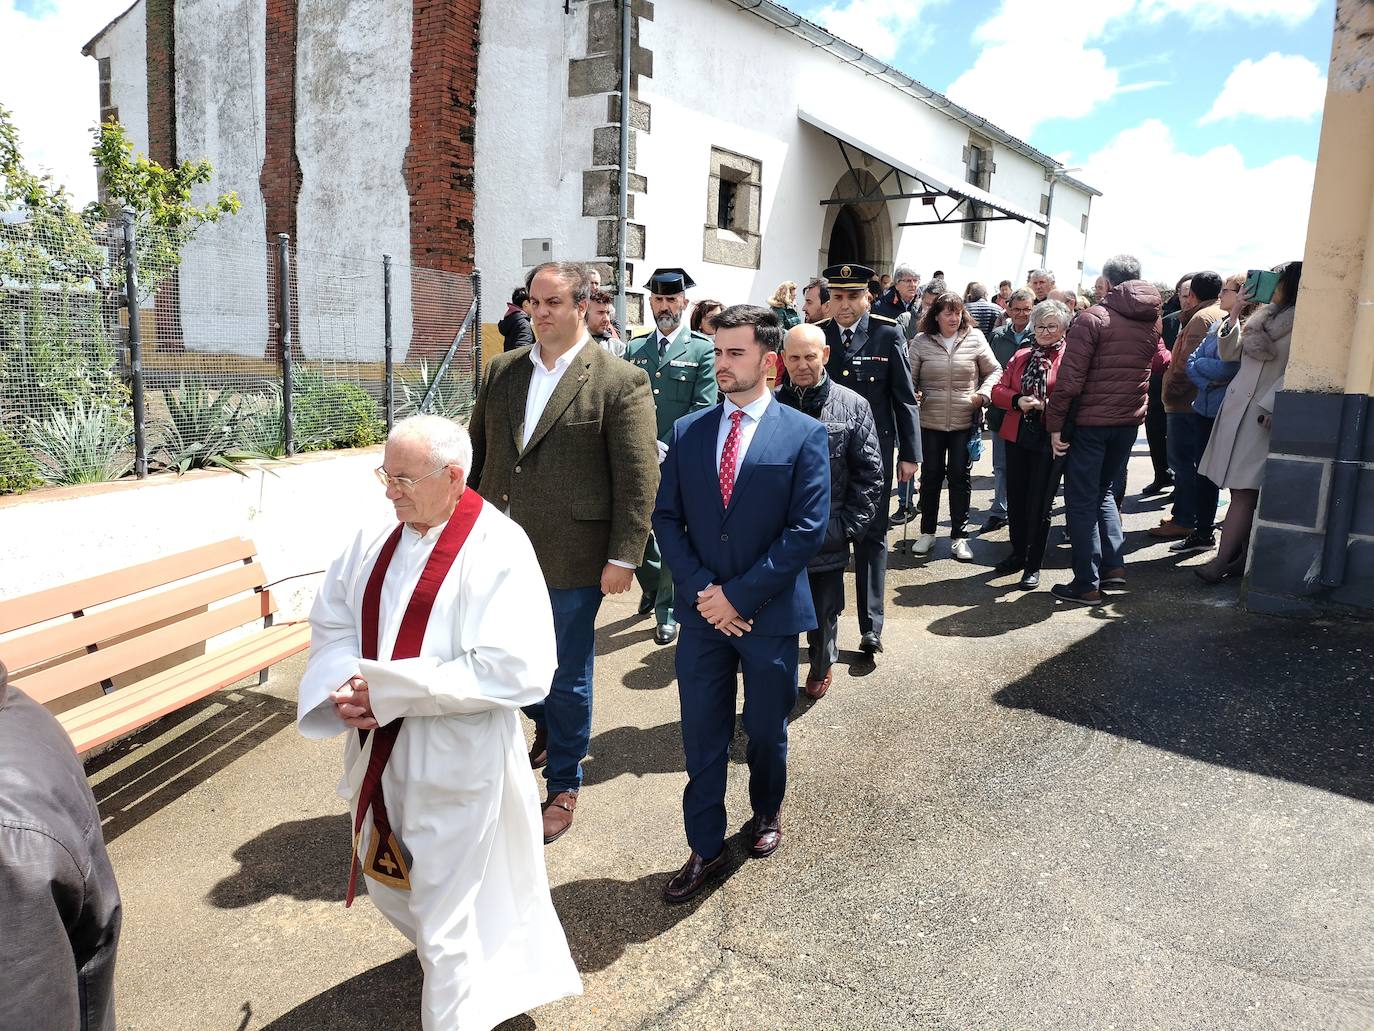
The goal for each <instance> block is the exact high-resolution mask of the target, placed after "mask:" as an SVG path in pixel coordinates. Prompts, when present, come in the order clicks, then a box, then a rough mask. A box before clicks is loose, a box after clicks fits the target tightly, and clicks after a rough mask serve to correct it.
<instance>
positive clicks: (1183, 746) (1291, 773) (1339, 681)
mask: <svg viewBox="0 0 1374 1031" xmlns="http://www.w3.org/2000/svg"><path fill="white" fill-rule="evenodd" d="M1154 627H1158V628H1159V629H1153V628H1154ZM1368 645H1369V632H1368V628H1367V627H1361V626H1359V625H1356V624H1340V623H1337V624H1327V625H1321V624H1316V625H1314V624H1313V623H1312V622H1310V621H1306V620H1301V621H1300V620H1291V621H1289V620H1281V619H1268V618H1264V617H1259V616H1253V615H1244V614H1240V613H1230V612H1225V611H1223V610H1215V611H1214V612H1213V613H1212V616H1211V617H1209V618H1208V619H1205V620H1197V621H1194V622H1191V623H1189V622H1184V621H1181V620H1178V619H1176V618H1175V619H1168V618H1164V619H1156V620H1149V621H1145V620H1132V621H1130V622H1129V623H1127V622H1123V621H1104V622H1103V625H1102V628H1101V629H1100V630H1098V631H1097V632H1096V633H1094V634H1092V635H1091V636H1089V637H1087V638H1085V639H1084V640H1082V641H1080V642H1078V643H1077V644H1074V645H1072V646H1070V647H1068V648H1066V649H1065V650H1063V651H1062V652H1059V653H1058V654H1056V655H1055V656H1054V657H1053V658H1051V659H1049V660H1047V661H1045V662H1043V663H1041V664H1040V665H1039V666H1037V667H1036V668H1035V670H1033V671H1032V672H1031V673H1030V674H1029V675H1027V676H1026V677H1023V678H1022V679H1021V680H1018V681H1017V682H1015V683H1013V684H1010V685H1008V686H1007V687H1005V688H1003V689H1002V690H1001V691H998V692H997V694H996V695H994V696H993V697H994V699H995V701H997V703H998V704H1000V705H1004V706H1007V707H1008V708H1013V709H1029V710H1031V711H1034V712H1038V713H1040V714H1041V715H1044V716H1048V717H1051V718H1053V719H1058V720H1064V721H1066V722H1069V723H1074V724H1078V725H1079V726H1084V727H1089V728H1091V729H1095V730H1100V731H1103V732H1106V733H1109V734H1116V735H1119V736H1121V737H1126V738H1130V739H1132V740H1135V741H1140V742H1142V743H1144V744H1147V745H1151V746H1153V747H1155V748H1160V749H1164V750H1167V751H1170V752H1173V753H1175V754H1178V755H1184V756H1187V757H1189V758H1192V759H1197V760H1200V761H1202V762H1206V763H1213V764H1216V765H1220V766H1226V767H1230V768H1233V769H1237V770H1244V771H1247V772H1250V773H1256V774H1260V775H1262V776H1266V777H1275V778H1279V779H1281V780H1287V781H1292V782H1294V783H1298V784H1306V785H1309V786H1312V787H1316V788H1321V789H1323V790H1326V791H1331V792H1335V793H1337V794H1341V795H1346V796H1348V797H1350V798H1355V799H1359V800H1360V801H1364V802H1374V747H1371V746H1370V742H1371V741H1374V674H1371V672H1370V667H1369V659H1368V655H1367V654H1366V653H1362V652H1361V651H1359V650H1358V649H1359V648H1361V647H1367V646H1368Z"/></svg>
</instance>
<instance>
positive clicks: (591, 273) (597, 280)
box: [587, 266, 601, 293]
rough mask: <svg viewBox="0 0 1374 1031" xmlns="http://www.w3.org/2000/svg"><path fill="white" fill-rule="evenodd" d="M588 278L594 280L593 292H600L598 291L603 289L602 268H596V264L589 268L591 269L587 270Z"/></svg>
mask: <svg viewBox="0 0 1374 1031" xmlns="http://www.w3.org/2000/svg"><path fill="white" fill-rule="evenodd" d="M587 278H588V279H590V280H591V281H592V290H591V292H592V293H598V292H600V290H601V270H600V269H598V268H596V267H595V266H593V267H592V268H589V269H588V270H587Z"/></svg>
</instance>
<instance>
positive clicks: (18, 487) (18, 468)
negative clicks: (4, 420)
mask: <svg viewBox="0 0 1374 1031" xmlns="http://www.w3.org/2000/svg"><path fill="white" fill-rule="evenodd" d="M42 483H43V476H42V472H41V470H40V469H39V467H38V463H37V462H35V461H34V460H33V456H32V455H30V454H29V453H28V452H27V451H25V450H24V448H23V446H22V445H21V444H20V443H19V441H17V440H15V439H14V438H13V437H12V436H10V435H9V434H8V433H6V432H5V431H4V430H2V429H0V494H23V493H24V491H26V490H33V488H35V487H39V486H42Z"/></svg>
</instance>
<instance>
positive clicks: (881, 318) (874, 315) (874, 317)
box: [868, 312, 897, 326]
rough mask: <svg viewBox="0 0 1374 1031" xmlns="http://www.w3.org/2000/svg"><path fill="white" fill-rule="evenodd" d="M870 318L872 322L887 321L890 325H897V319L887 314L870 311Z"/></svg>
mask: <svg viewBox="0 0 1374 1031" xmlns="http://www.w3.org/2000/svg"><path fill="white" fill-rule="evenodd" d="M868 318H869V321H871V322H886V323H887V324H888V325H889V326H895V325H897V320H896V319H890V318H888V317H887V316H886V315H879V314H877V313H876V312H869V313H868Z"/></svg>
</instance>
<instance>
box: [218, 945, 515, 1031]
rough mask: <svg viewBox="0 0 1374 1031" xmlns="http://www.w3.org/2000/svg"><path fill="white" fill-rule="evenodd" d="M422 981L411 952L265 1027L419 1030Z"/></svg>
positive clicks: (509, 1029) (500, 1028)
mask: <svg viewBox="0 0 1374 1031" xmlns="http://www.w3.org/2000/svg"><path fill="white" fill-rule="evenodd" d="M423 983H424V976H423V974H422V973H421V972H420V961H419V960H418V959H417V958H416V956H415V953H413V952H412V953H409V954H408V955H405V956H400V957H398V958H396V959H393V960H392V961H391V962H389V963H383V964H381V965H380V966H376V967H373V968H372V969H371V970H368V971H365V972H364V973H361V974H359V975H357V976H356V977H351V978H349V979H348V980H347V981H344V982H343V983H342V984H337V985H335V986H334V987H333V988H330V989H329V990H328V991H324V992H321V993H320V994H319V995H317V996H315V997H314V998H313V999H310V1000H309V1001H308V1002H303V1003H301V1004H300V1005H299V1006H297V1007H296V1008H295V1009H293V1010H292V1011H291V1012H289V1013H284V1014H282V1015H281V1016H280V1017H278V1018H277V1019H276V1020H274V1021H272V1023H270V1024H267V1025H266V1026H265V1028H264V1031H324V1029H326V1028H327V1029H329V1031H379V1029H384V1031H420V988H421V986H422V985H423ZM245 1005H246V1004H245ZM250 1016H251V1015H250ZM246 1023H247V1021H245V1025H246ZM537 1028H538V1025H537V1024H536V1023H535V1022H534V1020H533V1018H531V1017H530V1016H529V1015H528V1014H521V1015H520V1016H518V1017H512V1018H511V1019H510V1020H507V1021H505V1022H504V1023H501V1024H498V1025H497V1026H496V1028H495V1029H494V1031H535V1029H537Z"/></svg>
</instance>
